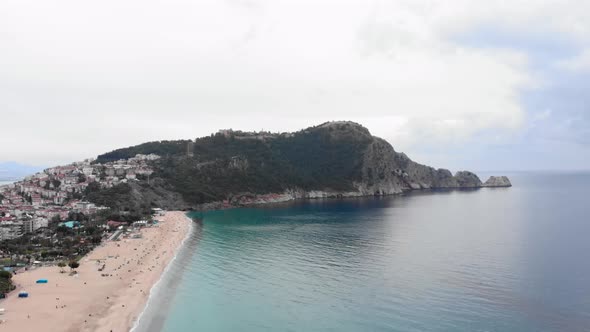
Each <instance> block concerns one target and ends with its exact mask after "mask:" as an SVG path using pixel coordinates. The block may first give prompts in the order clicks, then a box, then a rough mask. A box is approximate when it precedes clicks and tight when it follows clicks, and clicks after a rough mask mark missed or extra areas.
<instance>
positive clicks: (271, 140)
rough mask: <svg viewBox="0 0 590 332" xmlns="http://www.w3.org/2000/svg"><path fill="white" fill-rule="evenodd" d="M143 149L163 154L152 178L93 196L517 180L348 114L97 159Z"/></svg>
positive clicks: (246, 199) (309, 194) (299, 191)
mask: <svg viewBox="0 0 590 332" xmlns="http://www.w3.org/2000/svg"><path fill="white" fill-rule="evenodd" d="M137 154H155V155H159V156H161V158H159V159H157V160H154V161H152V162H151V163H150V164H151V167H152V168H153V169H154V173H153V174H152V176H151V179H143V178H138V179H137V181H131V182H128V183H126V184H123V185H121V186H119V187H115V188H108V189H100V190H96V191H94V192H90V193H89V194H88V199H89V200H90V201H92V202H95V203H97V204H101V205H105V206H109V207H111V208H114V209H123V210H126V211H134V210H138V209H142V208H148V207H150V206H158V207H162V208H165V209H169V210H178V209H203V208H220V207H230V206H242V205H248V204H258V203H264V202H275V201H286V200H292V199H300V198H321V197H357V196H384V195H395V194H401V193H404V192H409V191H413V190H424V189H473V188H481V187H491V186H506V184H507V183H510V182H509V180H508V179H507V178H506V177H493V179H490V180H488V182H486V184H484V183H482V181H481V180H480V179H479V177H478V176H477V175H476V174H474V173H472V172H469V171H459V172H457V173H455V174H452V173H451V172H450V171H449V170H447V169H443V168H439V169H436V168H433V167H430V166H426V165H422V164H419V163H417V162H414V161H413V160H411V159H410V158H409V157H408V156H407V155H406V154H404V153H402V152H398V151H396V150H395V149H394V148H393V147H392V146H391V144H389V143H388V142H387V141H385V140H383V139H381V138H379V137H375V136H373V135H371V133H370V132H369V130H368V129H367V128H365V127H363V126H361V125H360V124H357V123H354V122H349V121H336V122H327V123H323V124H321V125H318V126H314V127H310V128H306V129H303V130H300V131H298V132H292V133H271V132H243V131H235V130H231V129H228V130H220V131H219V132H217V133H216V134H212V135H210V136H206V137H202V138H197V139H195V140H178V141H160V142H149V143H144V144H141V145H137V146H133V147H128V148H123V149H119V150H115V151H112V152H109V153H106V154H103V155H100V156H98V158H97V162H99V163H108V162H116V161H117V160H126V159H128V158H133V157H134V156H135V155H137ZM145 180H147V181H145ZM112 197H117V200H116V201H115V200H113V199H112Z"/></svg>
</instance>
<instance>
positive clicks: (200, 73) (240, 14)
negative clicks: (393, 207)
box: [0, 0, 590, 164]
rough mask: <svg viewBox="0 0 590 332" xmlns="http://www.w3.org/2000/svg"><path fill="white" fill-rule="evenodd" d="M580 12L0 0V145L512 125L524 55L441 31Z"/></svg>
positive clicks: (422, 132) (8, 151)
mask: <svg viewBox="0 0 590 332" xmlns="http://www.w3.org/2000/svg"><path fill="white" fill-rule="evenodd" d="M558 7H559V8H558ZM564 7H566V6H564ZM565 11H567V12H565ZM547 14H552V15H551V17H552V18H554V19H552V20H551V22H546V17H547V16H546V15H547ZM581 18H582V13H581V12H580V11H579V10H574V9H572V8H571V7H569V8H561V7H560V6H558V2H555V1H551V2H549V1H547V2H543V1H540V2H535V3H534V4H530V3H527V2H521V1H513V2H511V4H510V7H507V6H505V5H503V2H498V3H490V2H486V5H485V6H483V5H482V2H479V1H477V2H475V1H465V0H455V1H445V2H444V3H443V2H440V3H439V2H433V1H415V0H413V1H395V2H385V1H364V0H358V1H351V0H349V1H301V0H300V1H285V0H272V1H270V0H267V1H257V0H249V1H248V0H232V1H222V0H201V1H188V0H171V1H166V2H162V1H155V0H151V1H150V0H148V1H127V2H121V1H112V0H111V1H109V0H107V1H100V2H83V1H73V0H56V1H52V2H39V1H32V0H29V1H26V0H14V1H11V0H7V1H3V2H2V3H1V4H0V40H2V43H0V115H1V117H2V119H4V120H5V121H3V122H5V123H10V124H11V125H9V126H5V127H4V129H3V130H0V141H2V142H11V144H6V145H3V146H2V147H0V158H2V159H6V160H11V159H14V160H21V161H27V162H33V163H49V164H50V163H52V162H63V161H67V160H72V159H77V158H81V157H85V156H91V155H94V154H97V153H100V152H104V151H105V150H109V149H113V148H117V147H120V146H127V145H131V144H136V143H140V142H143V141H146V140H154V139H161V138H168V139H173V138H186V137H196V136H202V135H206V134H208V133H210V132H212V131H215V130H217V129H219V128H225V127H233V128H243V129H262V128H264V129H270V130H276V131H280V130H295V129H299V128H301V127H305V126H308V125H312V124H317V123H319V122H322V121H326V120H335V119H351V120H355V121H359V122H361V123H363V124H364V125H366V126H367V127H369V129H371V131H372V132H373V133H374V134H376V135H380V136H382V137H384V138H387V139H389V140H390V141H391V142H392V143H393V144H394V146H396V148H398V149H399V148H401V149H403V148H405V147H408V146H412V145H414V144H425V143H428V142H433V141H436V142H446V141H451V142H457V141H461V140H465V139H467V138H469V137H470V136H471V135H473V134H475V133H477V132H479V131H482V130H488V129H505V130H513V129H516V128H519V127H520V126H521V125H522V123H523V121H524V118H525V115H524V111H523V109H522V107H521V105H520V104H519V94H520V92H521V91H522V89H524V88H527V87H531V86H533V80H532V75H531V73H530V72H529V68H528V66H527V57H526V55H525V54H522V53H519V52H516V51H513V50H493V49H492V50H490V49H487V50H480V49H476V48H472V47H465V46H461V45H457V44H456V43H454V42H453V39H452V36H453V35H455V34H457V33H461V32H465V31H469V29H473V28H475V27H477V26H479V25H482V24H502V25H503V26H506V27H509V28H511V29H516V30H523V29H524V30H526V29H532V28H531V25H534V27H536V28H538V27H540V26H543V27H547V26H548V27H547V29H552V30H553V31H557V32H560V33H564V34H567V35H568V36H570V37H571V38H572V39H575V40H581V39H583V38H585V36H587V34H586V32H590V30H588V26H587V24H586V23H585V21H582V20H581ZM545 23H547V24H545ZM6 120H7V121H6Z"/></svg>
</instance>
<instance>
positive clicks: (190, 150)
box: [186, 141, 195, 157]
mask: <svg viewBox="0 0 590 332" xmlns="http://www.w3.org/2000/svg"><path fill="white" fill-rule="evenodd" d="M194 150H195V142H193V141H188V142H187V143H186V156H187V157H194V155H195V153H194Z"/></svg>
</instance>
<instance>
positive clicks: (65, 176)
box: [0, 154, 160, 241]
mask: <svg viewBox="0 0 590 332" xmlns="http://www.w3.org/2000/svg"><path fill="white" fill-rule="evenodd" d="M159 158H160V157H159V156H158V155H155V154H149V155H141V154H138V155H136V156H135V157H133V158H129V159H126V160H118V161H115V162H108V163H104V164H101V163H95V162H94V160H93V159H86V160H84V161H81V162H75V163H72V164H69V165H65V166H57V167H52V168H48V169H45V170H44V171H43V172H39V173H37V174H34V175H30V176H27V177H26V178H24V179H23V180H21V181H18V182H15V183H11V184H7V185H3V186H0V241H4V240H14V239H18V238H20V237H22V236H23V235H25V234H33V233H47V229H49V228H52V229H56V228H58V227H60V226H61V227H66V228H74V227H75V226H76V225H78V224H77V223H79V222H81V220H69V219H70V218H69V217H72V216H77V217H78V218H77V219H80V218H79V216H84V218H86V219H88V217H89V216H93V215H96V214H99V213H100V212H101V211H105V210H108V209H107V208H106V207H104V206H96V205H95V204H93V203H90V202H87V201H85V200H84V193H85V191H86V190H87V188H88V187H89V186H95V187H97V186H98V187H100V188H110V187H113V186H116V185H118V184H120V183H127V182H129V181H137V180H138V179H140V178H149V176H150V175H151V174H152V172H153V170H152V169H151V168H150V166H149V165H148V162H149V161H153V160H156V159H159ZM50 226H54V227H50ZM103 226H105V227H106V226H107V225H106V224H105V225H103ZM50 233H51V232H50ZM46 235H47V236H52V235H53V234H46Z"/></svg>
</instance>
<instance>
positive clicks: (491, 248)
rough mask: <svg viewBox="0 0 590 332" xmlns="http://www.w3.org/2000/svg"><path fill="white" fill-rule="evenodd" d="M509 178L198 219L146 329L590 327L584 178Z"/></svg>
mask: <svg viewBox="0 0 590 332" xmlns="http://www.w3.org/2000/svg"><path fill="white" fill-rule="evenodd" d="M480 175H481V174H480ZM508 175H509V176H510V178H511V180H512V183H513V185H514V186H513V187H512V188H506V189H504V188H502V189H500V188H498V189H479V190H470V191H437V192H420V193H412V194H409V195H406V196H396V197H386V198H367V199H342V200H314V201H300V202H295V203H290V204H284V205H277V206H272V207H270V206H265V207H258V208H244V209H233V210H225V211H214V212H208V213H203V214H198V213H196V214H193V216H194V217H200V218H202V222H201V223H200V224H197V225H196V227H195V228H194V231H193V233H192V234H191V237H190V238H189V239H188V240H187V244H186V247H185V249H184V251H183V252H182V253H181V254H180V255H179V257H178V259H177V260H176V261H175V262H174V263H173V264H172V266H171V270H170V273H168V275H167V276H166V277H165V279H164V280H163V281H162V284H161V285H160V287H159V289H158V291H156V292H155V295H154V297H153V298H152V301H151V302H150V305H149V306H148V309H147V311H146V314H145V316H144V319H142V321H141V323H142V324H140V329H138V330H148V331H169V332H173V331H207V332H208V331H228V332H229V331H232V332H234V331H244V332H254V331H256V332H258V331H307V332H320V331H321V332H327V331H338V332H345V331H456V332H461V331H531V332H542V331H590V196H589V193H590V174H584V173H515V174H508ZM482 177H483V176H482Z"/></svg>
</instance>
